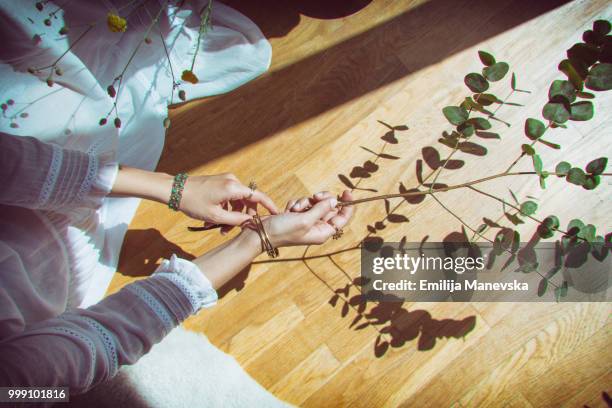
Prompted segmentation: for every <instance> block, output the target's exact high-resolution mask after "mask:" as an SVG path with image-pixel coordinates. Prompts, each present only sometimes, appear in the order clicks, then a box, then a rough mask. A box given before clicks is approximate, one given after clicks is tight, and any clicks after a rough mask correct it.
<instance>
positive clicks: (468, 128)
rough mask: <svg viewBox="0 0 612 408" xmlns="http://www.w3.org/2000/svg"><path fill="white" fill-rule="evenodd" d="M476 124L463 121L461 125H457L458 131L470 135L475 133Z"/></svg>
mask: <svg viewBox="0 0 612 408" xmlns="http://www.w3.org/2000/svg"><path fill="white" fill-rule="evenodd" d="M475 130H476V129H474V125H472V124H470V123H469V122H463V123H462V124H460V125H459V126H457V131H458V132H459V133H461V135H462V136H466V137H470V136H472V135H473V134H474V131H475Z"/></svg>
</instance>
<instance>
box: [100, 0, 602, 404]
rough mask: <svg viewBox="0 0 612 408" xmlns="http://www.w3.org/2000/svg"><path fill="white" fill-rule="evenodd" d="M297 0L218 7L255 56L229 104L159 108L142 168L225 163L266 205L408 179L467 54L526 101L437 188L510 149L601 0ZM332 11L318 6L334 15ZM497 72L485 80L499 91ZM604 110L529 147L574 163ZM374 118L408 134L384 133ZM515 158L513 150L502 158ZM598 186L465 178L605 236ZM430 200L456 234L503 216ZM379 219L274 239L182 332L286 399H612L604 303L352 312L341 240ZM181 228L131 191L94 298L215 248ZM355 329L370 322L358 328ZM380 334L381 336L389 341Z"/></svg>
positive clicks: (598, 146)
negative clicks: (115, 265)
mask: <svg viewBox="0 0 612 408" xmlns="http://www.w3.org/2000/svg"><path fill="white" fill-rule="evenodd" d="M301 3H302V2H278V1H272V0H270V1H262V2H249V1H245V0H229V1H228V4H230V5H231V6H233V7H235V8H237V9H239V10H242V11H243V12H244V13H245V14H247V15H248V16H250V17H251V18H252V19H253V20H254V21H255V22H256V23H257V24H258V25H259V26H260V27H262V30H263V32H264V33H265V34H266V35H268V37H269V38H270V42H271V44H272V48H273V53H274V57H273V63H272V67H271V69H270V71H269V72H268V73H266V74H265V75H263V76H262V77H260V78H258V79H256V80H255V81H253V82H251V83H249V84H247V85H245V86H243V87H241V88H239V89H237V90H235V91H233V92H231V93H229V94H227V95H220V96H217V97H213V98H207V99H204V100H200V101H195V102H192V103H189V104H185V105H183V106H180V107H177V108H175V109H172V110H171V119H172V123H173V125H172V127H171V129H170V130H169V132H168V135H167V139H166V147H165V150H164V152H163V154H162V158H161V161H160V164H159V167H158V169H159V170H160V171H166V172H170V173H176V172H178V171H189V172H190V173H192V174H215V173H220V172H226V171H231V172H233V173H235V174H236V175H237V176H238V177H239V178H240V179H241V180H242V181H243V182H245V183H248V181H250V180H256V181H257V183H258V185H259V186H260V188H261V189H262V190H265V191H266V192H268V193H269V194H270V195H271V196H272V198H273V199H275V200H276V201H277V203H279V204H280V203H283V204H284V202H286V201H287V200H288V199H290V198H294V197H299V196H304V195H309V194H312V193H314V192H316V191H320V190H330V191H334V192H338V191H340V190H341V189H343V188H344V186H343V184H342V182H341V181H340V180H339V175H341V174H342V175H345V176H347V177H349V178H350V180H351V181H352V183H354V184H357V183H358V187H359V189H357V190H355V195H356V196H357V197H366V196H368V195H370V194H372V192H370V191H366V190H363V189H376V190H378V192H380V193H395V192H397V191H398V187H399V184H400V183H402V184H403V185H405V186H406V187H407V188H411V187H413V186H416V185H418V177H417V172H416V162H417V160H419V159H422V158H423V154H424V152H429V153H432V152H434V151H435V152H436V154H438V155H439V156H440V157H441V158H444V157H446V155H448V154H449V152H450V149H449V148H447V147H445V146H443V145H441V144H440V143H438V142H437V140H438V138H439V137H440V135H441V134H442V132H443V131H445V130H449V128H448V126H447V124H446V122H445V120H444V118H443V116H442V114H441V109H442V108H443V107H444V106H446V105H449V104H456V103H458V102H459V101H461V100H462V99H463V98H464V97H465V96H466V95H467V90H466V88H465V86H464V85H463V76H464V75H465V74H466V73H468V72H473V71H477V70H480V68H481V64H480V62H479V61H478V58H477V50H480V49H484V50H487V51H489V52H492V53H493V54H495V55H496V57H497V59H498V60H502V61H507V62H509V63H510V65H511V67H512V70H513V71H514V72H515V73H516V75H517V79H518V85H519V87H520V88H525V89H529V90H531V91H533V92H532V93H531V94H513V95H511V97H510V98H511V99H510V100H511V101H512V102H516V103H520V104H522V105H524V106H523V107H521V108H517V107H512V106H505V105H504V106H502V107H501V108H500V109H499V111H498V115H499V116H500V117H502V118H503V119H504V120H506V121H508V122H509V123H510V124H512V127H506V126H505V125H503V124H502V123H495V124H494V129H493V131H495V132H499V134H500V135H501V139H500V140H488V139H487V140H485V139H479V140H477V141H476V143H477V145H478V146H477V148H478V149H481V150H480V151H481V153H484V155H480V156H477V155H474V154H469V153H464V152H459V153H457V154H456V155H455V156H454V157H453V159H457V160H461V161H462V167H461V169H459V170H447V171H444V173H443V175H442V176H441V177H440V180H439V181H440V182H443V183H447V184H454V183H458V182H463V181H467V180H471V179H475V178H479V177H482V176H485V175H489V174H493V173H496V172H500V171H502V170H504V169H505V168H506V167H507V166H508V165H509V164H510V163H511V162H512V161H513V160H514V158H515V157H516V156H517V155H518V154H520V144H521V143H523V142H522V140H525V139H524V135H523V133H522V123H523V121H524V120H525V118H526V117H538V116H539V115H540V112H541V108H542V106H543V104H544V103H545V101H546V98H547V90H548V85H549V84H550V82H551V81H552V80H554V79H558V78H560V77H561V74H560V73H558V71H557V64H558V62H559V61H561V60H562V59H563V58H564V57H565V50H566V49H567V48H568V47H570V46H571V45H572V44H573V43H575V42H577V41H579V39H580V36H581V33H582V32H583V31H584V30H586V29H588V28H589V27H590V25H591V22H592V21H593V20H595V19H597V18H606V19H610V18H611V17H612V7H610V5H609V3H608V2H606V1H603V0H590V1H574V2H570V3H567V2H564V1H538V2H533V1H511V0H501V1H496V2H490V1H484V0H482V1H481V0H431V1H391V0H380V1H379V0H374V1H372V2H371V3H370V4H369V5H367V7H365V8H363V9H362V10H360V11H358V12H357V13H354V14H351V15H347V16H344V17H340V18H333V19H319V18H315V17H313V16H310V15H308V13H307V12H305V11H304V10H302V9H301V7H303V6H302V5H300V4H301ZM343 3H346V2H334V1H330V2H327V3H326V4H327V5H328V6H329V7H330V12H333V13H340V14H339V15H342V7H346V4H345V5H344V6H343ZM507 82H508V81H506V80H504V81H500V82H499V83H495V84H494V86H493V88H492V91H493V92H494V93H496V94H499V95H501V96H505V95H507V94H508V91H509V89H508V83H507ZM611 102H612V95H609V94H608V95H606V94H598V95H597V98H596V99H595V101H594V103H595V109H596V114H595V119H594V120H592V121H589V122H570V123H569V128H568V129H551V130H549V133H548V135H549V139H550V140H553V141H556V142H559V143H561V144H562V145H563V149H562V150H561V151H558V150H553V149H540V153H541V155H542V158H543V160H544V162H545V163H547V164H551V163H552V164H554V163H557V162H558V161H560V160H561V158H562V157H563V158H564V159H566V160H568V161H570V162H571V163H575V164H577V165H580V166H582V165H584V164H586V162H587V161H588V160H589V159H590V158H593V157H599V156H602V155H606V156H610V154H611V153H612V143H610V140H609V133H610V129H612V116H611V115H609V106H610V103H611ZM380 121H382V122H384V123H387V124H390V125H392V126H397V125H407V126H408V127H409V129H408V130H402V131H395V132H392V133H390V132H389V129H388V128H387V127H386V126H385V125H384V124H382V123H381V122H380ZM393 139H396V140H393ZM390 141H395V143H390ZM362 147H365V148H366V149H369V150H370V151H368V150H366V149H363V148H362ZM381 149H384V152H385V153H386V154H389V155H394V156H397V157H398V159H395V160H391V159H376V157H375V155H373V154H372V151H374V152H379V151H380V150H381ZM432 149H435V150H432ZM482 149H484V150H482ZM434 156H435V154H434ZM367 160H376V164H377V165H378V166H379V170H378V171H376V172H373V173H372V174H366V175H364V174H363V172H361V173H360V170H359V169H357V170H356V169H355V168H358V167H360V166H362V165H363V163H364V162H365V161H367ZM428 163H429V164H431V161H427V162H426V163H424V166H423V167H424V169H423V172H424V173H425V174H427V173H429V172H430V171H431V167H430V165H429V164H428ZM530 167H531V165H530V163H529V162H528V161H522V162H520V163H519V165H518V166H517V169H519V170H522V169H526V170H529V169H530ZM360 175H361V176H362V177H359V176H360ZM365 176H367V177H365ZM602 184H605V185H604V186H603V187H602V188H598V189H597V190H594V191H592V192H585V191H584V190H582V189H580V188H579V187H574V186H570V185H568V184H567V183H565V182H563V181H562V180H557V179H554V180H550V182H549V186H548V188H547V189H546V190H544V191H543V190H541V189H540V188H539V186H538V182H537V180H535V179H533V178H518V177H517V178H515V179H507V180H496V181H492V182H489V183H487V184H486V185H483V186H482V188H483V190H485V191H487V192H491V193H496V194H498V195H500V196H504V197H508V198H509V193H508V188H511V189H512V190H513V191H514V192H515V194H517V196H519V197H521V198H524V197H525V196H527V195H533V196H535V197H537V198H538V199H539V200H540V201H539V202H540V203H541V207H543V208H544V210H542V212H541V213H540V212H538V216H541V217H545V216H546V215H548V214H553V213H554V214H556V215H557V216H558V217H559V218H560V219H561V220H562V221H561V223H562V224H566V223H567V222H568V221H569V220H570V219H572V218H581V219H584V220H585V221H587V222H590V223H593V224H596V225H598V228H600V229H601V230H605V231H609V230H610V229H611V228H612V220H611V219H610V216H609V214H610V204H609V198H610V194H609V191H610V190H609V187H610V182H608V181H606V182H604V183H602ZM437 197H438V198H439V199H440V200H441V201H442V202H443V203H444V204H446V205H449V206H451V207H452V209H453V211H455V212H456V213H458V214H461V217H462V218H463V219H464V220H465V222H466V223H468V224H469V225H473V226H474V227H476V226H478V225H479V224H480V223H481V222H482V218H483V217H488V218H491V219H498V218H499V217H500V215H502V214H503V212H502V210H501V207H500V205H499V203H497V202H495V201H493V200H490V199H487V198H484V197H482V196H479V195H478V194H477V193H475V192H473V191H464V190H459V191H452V192H447V193H439V194H437ZM391 205H392V207H395V206H396V205H397V206H398V207H397V209H396V212H397V213H398V214H402V215H404V216H406V217H407V218H408V219H409V222H406V223H397V224H394V223H389V222H383V224H384V229H381V230H380V231H379V233H378V235H379V236H381V237H383V238H384V239H385V240H387V241H394V240H399V239H400V238H401V237H403V236H406V237H407V238H408V240H409V241H413V242H419V241H421V240H422V239H424V238H425V237H427V239H429V240H430V241H440V240H442V239H444V237H446V236H448V235H449V234H451V233H452V232H456V231H460V228H461V224H460V223H459V222H458V221H457V219H455V218H454V217H453V216H452V215H450V214H449V213H447V212H446V211H444V209H442V208H441V207H440V205H439V204H438V203H436V202H435V201H434V200H432V199H426V200H424V201H423V202H421V203H418V204H410V203H407V202H406V201H405V200H402V199H394V200H391ZM384 217H385V208H384V205H383V204H382V203H376V202H375V203H368V204H365V205H362V206H359V207H358V209H357V213H356V215H355V217H354V220H353V222H352V224H351V225H350V226H349V227H348V228H346V229H345V236H344V237H343V238H342V239H341V240H338V241H332V242H329V243H328V244H326V245H325V246H323V247H311V248H308V250H307V251H306V252H305V249H304V248H283V249H282V251H281V255H282V259H281V260H280V261H279V262H270V261H269V260H268V259H266V258H265V257H261V258H259V259H258V260H256V262H254V264H253V265H252V266H251V267H250V268H249V270H248V271H245V272H244V273H243V274H241V275H240V276H239V277H238V278H237V279H235V280H234V281H233V282H232V284H231V285H230V286H228V287H227V288H224V290H223V291H222V294H223V297H222V299H221V300H220V301H219V304H218V305H217V306H216V307H215V308H213V309H210V310H205V311H203V312H202V313H200V314H198V315H197V316H194V317H192V318H190V319H188V321H187V322H186V323H185V325H186V327H188V328H189V329H190V330H194V331H198V332H202V333H204V334H206V335H207V336H208V337H209V338H210V340H211V342H212V343H214V344H215V345H216V346H218V347H220V348H221V349H222V350H224V351H226V352H228V353H230V354H231V355H233V356H234V357H236V358H237V360H238V361H239V362H240V363H241V364H242V365H243V367H244V368H245V369H246V370H247V371H248V373H249V374H250V375H252V376H253V377H254V378H255V379H256V380H257V381H258V382H259V383H260V384H262V385H263V386H264V387H266V388H267V389H269V390H270V391H271V392H273V393H275V394H276V395H278V396H279V397H280V398H282V399H285V400H287V401H289V402H291V403H294V404H296V405H300V406H316V407H319V406H357V407H360V406H363V407H373V406H388V407H396V406H409V407H414V406H417V407H418V406H423V407H437V406H454V407H473V406H511V407H549V406H550V407H552V406H554V407H556V406H567V407H573V406H582V405H583V404H587V405H588V406H605V402H604V400H603V399H602V392H603V391H607V392H611V391H612V390H611V389H610V384H611V382H610V379H611V377H610V375H611V369H612V367H611V366H610V361H612V358H611V357H612V355H611V354H610V353H611V352H610V350H612V347H611V346H612V331H611V328H612V326H611V321H610V312H611V311H612V310H611V306H610V303H599V304H588V303H583V304H569V303H566V304H550V303H542V304H536V303H529V304H527V303H470V304H468V303H448V304H445V303H438V304H435V303H431V304H430V303H405V304H403V305H396V306H389V307H382V306H377V305H375V304H368V305H367V306H365V308H364V306H361V304H360V302H359V298H358V297H357V296H358V294H359V288H358V286H356V285H355V284H354V283H353V279H354V278H356V277H358V276H359V262H360V258H359V251H357V250H355V249H351V248H354V247H355V246H356V245H358V244H359V242H360V241H361V240H362V239H364V237H366V236H367V235H368V231H367V229H366V226H367V225H373V224H374V223H375V222H376V221H381V220H384ZM500 222H501V223H507V221H506V220H504V219H502V220H501V221H500ZM194 224H197V223H194V221H193V220H190V219H188V218H187V217H185V216H183V215H181V214H176V213H173V212H169V211H168V210H167V208H165V207H164V206H162V205H159V204H154V203H149V202H143V203H142V204H141V205H140V207H139V209H138V212H137V214H136V217H135V218H134V220H133V222H132V224H131V225H130V231H129V232H128V236H127V238H126V241H125V244H124V247H123V252H122V257H121V260H120V264H119V273H117V275H116V277H115V279H114V280H113V283H112V285H111V288H110V291H109V292H113V291H116V290H118V289H119V288H121V287H122V286H124V285H125V284H127V283H129V282H131V281H133V280H134V279H138V278H139V277H140V276H146V275H147V274H149V273H150V272H151V271H152V270H153V269H154V267H155V264H156V262H158V261H159V259H160V258H161V257H164V256H165V257H167V256H169V254H171V253H177V254H179V255H181V256H183V257H186V258H190V257H194V256H197V255H199V254H202V253H204V252H206V251H207V250H209V249H211V248H213V247H214V246H216V245H218V244H219V243H221V242H223V240H224V239H226V238H225V237H222V236H220V235H219V234H218V233H215V232H206V233H190V232H187V230H186V227H187V226H188V225H194ZM518 229H519V231H520V232H521V235H522V236H523V237H524V239H525V240H526V239H528V238H529V237H530V236H531V235H532V234H533V233H534V231H535V227H534V225H533V224H531V223H526V224H523V225H521V226H519V228H518ZM489 237H492V235H489ZM304 257H305V258H306V259H301V258H304ZM336 295H338V296H337V297H336ZM362 308H363V310H362ZM390 316H395V317H394V318H395V319H398V320H399V321H400V323H399V326H398V327H399V329H398V330H399V334H398V333H396V335H395V337H390V335H389V334H383V335H382V336H381V340H380V341H379V342H378V343H377V338H378V336H379V334H380V333H379V332H380V331H381V329H382V328H383V327H387V326H388V325H390V323H389V319H390ZM398 316H399V318H398ZM366 322H370V323H372V322H375V323H377V324H368V325H365V326H362V327H360V325H362V324H363V323H366ZM358 328H359V329H358ZM384 341H391V344H390V345H389V346H388V348H385V347H387V346H384V345H381V343H380V342H383V343H384ZM377 344H378V345H377ZM381 351H384V352H383V353H381Z"/></svg>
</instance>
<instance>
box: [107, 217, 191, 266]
mask: <svg viewBox="0 0 612 408" xmlns="http://www.w3.org/2000/svg"><path fill="white" fill-rule="evenodd" d="M172 254H175V255H176V256H178V257H179V258H183V259H187V260H190V261H191V260H193V259H195V255H193V254H190V253H189V252H186V251H184V250H183V249H182V248H181V247H180V246H178V245H176V244H175V243H173V242H170V241H168V240H167V239H166V238H164V236H163V235H162V234H161V233H160V232H159V231H158V230H156V229H154V228H148V229H142V230H128V231H127V233H126V234H125V240H124V242H123V247H122V248H121V255H120V256H119V265H118V267H117V271H118V272H119V273H121V274H122V275H126V276H149V275H151V274H152V273H153V272H154V271H155V269H157V267H158V266H159V263H160V262H161V260H162V259H164V258H165V259H169V258H170V257H171V256H172Z"/></svg>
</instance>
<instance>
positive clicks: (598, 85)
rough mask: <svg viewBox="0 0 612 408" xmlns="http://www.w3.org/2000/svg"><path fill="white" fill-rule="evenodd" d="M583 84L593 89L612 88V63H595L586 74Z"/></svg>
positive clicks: (604, 89)
mask: <svg viewBox="0 0 612 408" xmlns="http://www.w3.org/2000/svg"><path fill="white" fill-rule="evenodd" d="M585 85H586V87H587V88H589V89H592V90H593V91H608V90H610V89H612V64H609V63H604V64H595V65H593V67H592V68H591V70H590V71H589V74H588V75H587V78H586V82H585Z"/></svg>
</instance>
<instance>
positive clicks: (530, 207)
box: [521, 201, 538, 215]
mask: <svg viewBox="0 0 612 408" xmlns="http://www.w3.org/2000/svg"><path fill="white" fill-rule="evenodd" d="M537 209H538V205H537V204H536V203H535V202H534V201H525V202H524V203H523V204H521V213H523V214H524V215H533V214H535V212H536V210H537Z"/></svg>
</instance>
